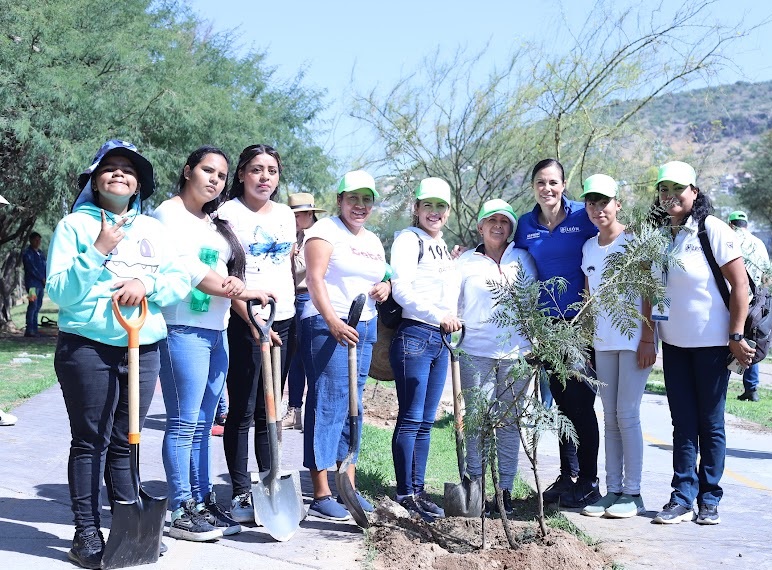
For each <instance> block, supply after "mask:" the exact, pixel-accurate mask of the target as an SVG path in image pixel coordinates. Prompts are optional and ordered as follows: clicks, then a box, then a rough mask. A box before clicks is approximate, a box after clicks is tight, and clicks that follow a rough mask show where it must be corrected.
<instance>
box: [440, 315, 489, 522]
mask: <svg viewBox="0 0 772 570" xmlns="http://www.w3.org/2000/svg"><path fill="white" fill-rule="evenodd" d="M464 332H465V329H464V328H463V327H462V328H461V336H460V337H459V338H458V340H457V341H456V342H455V343H454V342H450V341H448V340H447V338H446V337H447V336H448V335H442V342H443V343H444V344H445V346H447V347H448V350H449V351H450V367H451V378H452V381H453V418H454V420H455V422H454V424H455V432H456V458H457V459H458V476H459V477H460V478H461V483H445V503H444V507H445V515H446V516H449V517H472V518H474V517H479V516H480V515H481V514H482V509H483V496H482V479H476V480H474V481H473V480H471V479H470V478H469V475H468V474H467V472H466V457H465V453H464V416H463V411H462V409H463V400H462V398H463V396H462V395H461V370H460V367H459V364H458V347H459V346H460V345H461V341H462V340H464Z"/></svg>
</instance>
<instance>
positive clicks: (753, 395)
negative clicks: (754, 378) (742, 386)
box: [737, 389, 759, 402]
mask: <svg viewBox="0 0 772 570" xmlns="http://www.w3.org/2000/svg"><path fill="white" fill-rule="evenodd" d="M737 399H738V400H746V401H748V402H758V401H759V393H758V392H757V391H756V390H748V389H746V390H745V392H743V393H742V394H740V395H739V396H737Z"/></svg>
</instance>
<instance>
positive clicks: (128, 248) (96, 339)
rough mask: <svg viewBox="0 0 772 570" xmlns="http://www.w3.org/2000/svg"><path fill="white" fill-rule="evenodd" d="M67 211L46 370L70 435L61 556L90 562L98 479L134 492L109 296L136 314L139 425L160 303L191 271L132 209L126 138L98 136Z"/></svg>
mask: <svg viewBox="0 0 772 570" xmlns="http://www.w3.org/2000/svg"><path fill="white" fill-rule="evenodd" d="M78 185H79V187H80V188H81V193H80V195H79V196H78V198H77V200H76V201H75V204H74V205H73V209H72V213H71V214H69V215H67V216H65V217H64V218H63V219H62V220H61V221H60V222H59V224H58V225H57V226H56V231H55V232H54V236H53V238H52V240H51V245H50V247H49V250H48V275H49V278H48V281H47V282H46V290H47V292H48V294H49V296H50V298H51V300H52V301H53V302H54V303H56V304H57V305H59V337H58V340H57V345H56V355H55V358H54V368H55V370H56V375H57V377H58V379H59V384H60V386H61V388H62V393H63V395H64V402H65V405H66V406H67V414H68V416H69V420H70V431H71V432H72V441H71V443H70V457H69V462H68V467H67V477H68V481H69V487H70V498H71V501H72V511H73V513H74V515H75V517H74V521H75V538H74V539H73V541H72V549H71V550H70V551H69V552H68V557H69V558H70V559H71V560H73V561H74V562H76V563H78V564H80V565H81V566H83V567H84V568H99V567H100V563H101V558H102V551H103V549H104V538H103V537H102V533H101V531H100V514H101V512H102V501H101V479H102V476H103V475H104V480H105V485H106V487H107V495H108V498H109V500H110V503H111V504H112V503H113V502H114V501H132V500H134V499H136V497H135V492H134V488H133V485H132V481H131V476H130V465H129V442H128V432H129V429H128V390H127V377H128V365H127V335H126V332H125V330H124V329H123V327H121V325H120V323H119V322H118V321H117V319H116V318H115V317H114V315H113V310H112V301H113V299H116V300H117V301H118V303H119V304H120V305H122V306H123V310H122V312H123V314H124V316H126V317H127V318H133V317H136V316H137V315H138V314H139V307H138V306H139V304H140V302H141V301H142V298H143V297H147V301H148V315H147V319H146V321H145V324H144V326H143V327H142V329H141V331H140V350H139V352H140V358H139V383H140V388H139V393H140V405H139V415H140V426H141V425H142V424H143V423H144V420H145V416H146V415H147V411H148V408H149V407H150V402H151V400H152V398H153V392H154V391H155V385H156V381H157V378H158V371H159V369H160V366H161V364H160V352H159V346H158V345H159V341H160V340H161V339H163V338H165V337H166V323H165V322H164V318H163V315H162V314H161V307H165V306H168V305H172V304H174V303H177V302H179V301H180V300H181V299H183V298H184V297H185V296H186V295H187V294H188V293H189V292H190V277H189V275H188V273H187V272H186V271H185V270H184V269H183V268H180V267H175V265H174V260H175V255H174V252H173V250H172V248H171V247H170V245H169V243H168V240H167V239H166V238H165V237H164V229H163V226H162V225H161V224H160V222H158V220H155V219H153V218H151V217H149V216H144V215H142V214H141V213H140V199H141V198H147V197H148V196H150V195H151V194H152V193H153V190H154V188H155V185H154V182H153V167H152V165H151V164H150V162H148V160H147V159H146V158H144V157H143V156H142V155H140V154H139V152H137V149H136V147H135V146H134V145H132V144H131V143H127V142H124V141H119V140H110V141H107V142H106V143H105V144H104V145H102V148H100V149H99V152H97V154H96V156H95V157H94V160H93V161H92V164H91V166H89V167H88V168H87V169H86V170H85V171H84V172H83V173H82V174H81V175H80V177H79V178H78Z"/></svg>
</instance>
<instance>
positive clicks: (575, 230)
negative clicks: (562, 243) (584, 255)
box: [560, 226, 582, 234]
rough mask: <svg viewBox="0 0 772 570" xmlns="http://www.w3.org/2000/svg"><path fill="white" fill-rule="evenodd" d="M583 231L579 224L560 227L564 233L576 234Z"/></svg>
mask: <svg viewBox="0 0 772 570" xmlns="http://www.w3.org/2000/svg"><path fill="white" fill-rule="evenodd" d="M580 231H582V230H581V229H580V228H579V226H570V227H565V228H560V233H562V234H576V233H579V232H580Z"/></svg>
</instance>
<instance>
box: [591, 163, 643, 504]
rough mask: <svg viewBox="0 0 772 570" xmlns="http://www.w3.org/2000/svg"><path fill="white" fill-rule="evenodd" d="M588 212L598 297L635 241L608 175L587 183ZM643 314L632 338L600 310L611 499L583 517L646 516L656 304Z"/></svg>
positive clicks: (598, 352)
mask: <svg viewBox="0 0 772 570" xmlns="http://www.w3.org/2000/svg"><path fill="white" fill-rule="evenodd" d="M581 197H582V198H584V207H585V209H586V210H587V214H588V216H589V217H590V221H591V222H592V223H593V224H595V226H596V227H597V228H598V231H599V233H598V235H596V236H595V237H591V238H590V239H588V240H587V241H586V242H585V243H584V246H583V247H582V271H583V272H584V275H585V289H587V290H588V291H589V292H590V294H591V295H592V294H594V293H596V291H597V290H598V288H599V287H600V286H601V283H602V281H601V280H602V277H603V272H604V271H605V269H606V260H607V259H608V257H609V256H610V255H611V254H614V253H622V254H624V252H625V245H626V244H627V242H628V240H629V239H630V238H631V237H632V236H631V234H628V233H626V232H625V226H624V225H623V224H622V223H621V222H620V221H619V220H618V219H617V213H618V212H619V210H620V209H621V207H622V205H621V203H620V202H619V200H618V199H617V183H616V181H615V180H614V179H613V178H611V177H610V176H607V175H605V174H595V175H593V176H590V177H589V178H587V180H585V181H584V192H583V193H582V196H581ZM638 311H640V312H641V314H642V315H643V317H644V321H643V322H641V323H639V324H638V326H637V328H636V329H635V330H634V331H632V335H628V334H626V333H623V332H622V331H620V330H619V329H618V328H617V327H615V326H614V324H613V323H612V320H611V316H610V315H609V314H608V313H607V312H606V311H604V309H603V307H600V308H599V310H598V315H597V319H596V326H595V341H594V347H595V371H596V373H597V375H598V381H599V382H600V387H599V388H598V392H599V393H600V399H601V402H602V403H603V419H604V424H605V434H606V435H605V442H606V443H605V445H606V494H605V495H604V496H603V497H601V498H600V500H598V501H596V502H594V503H592V504H590V505H587V506H585V507H584V509H583V510H582V514H583V515H587V516H591V517H600V516H604V515H605V516H607V517H611V518H628V517H633V516H635V515H637V514H642V513H644V512H645V511H646V509H645V508H644V506H643V499H642V498H641V472H642V470H643V433H642V432H641V414H640V412H641V398H643V391H644V389H645V388H646V380H647V378H648V377H649V373H650V372H651V367H652V366H653V365H654V361H655V360H656V358H657V355H656V350H655V347H656V345H655V340H654V328H653V326H652V325H651V321H650V320H649V317H650V316H651V304H650V303H649V302H648V301H643V300H641V299H638Z"/></svg>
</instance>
